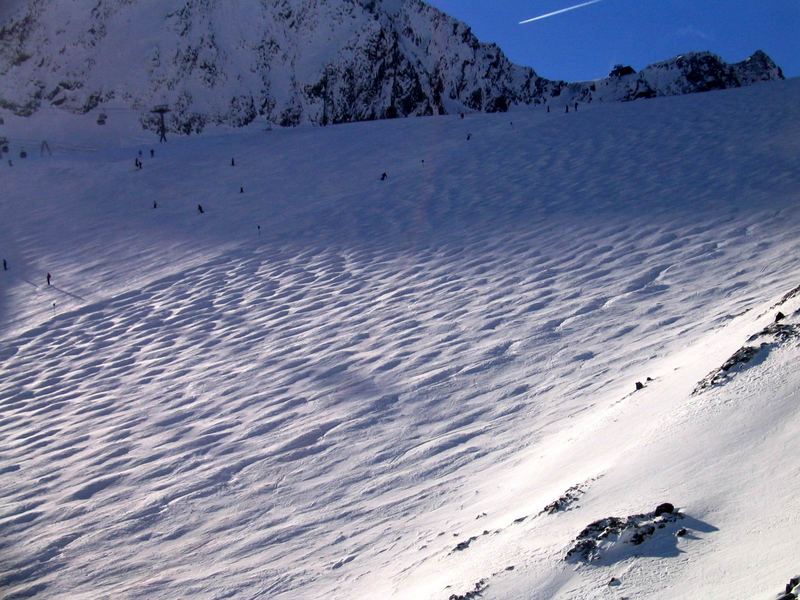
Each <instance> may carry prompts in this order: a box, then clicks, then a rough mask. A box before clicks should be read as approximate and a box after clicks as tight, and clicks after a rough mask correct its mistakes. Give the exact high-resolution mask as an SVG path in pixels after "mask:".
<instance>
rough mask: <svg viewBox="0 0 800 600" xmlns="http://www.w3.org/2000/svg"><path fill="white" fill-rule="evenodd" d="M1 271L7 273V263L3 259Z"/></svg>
mask: <svg viewBox="0 0 800 600" xmlns="http://www.w3.org/2000/svg"><path fill="white" fill-rule="evenodd" d="M3 271H8V263H7V262H6V259H5V258H4V259H3Z"/></svg>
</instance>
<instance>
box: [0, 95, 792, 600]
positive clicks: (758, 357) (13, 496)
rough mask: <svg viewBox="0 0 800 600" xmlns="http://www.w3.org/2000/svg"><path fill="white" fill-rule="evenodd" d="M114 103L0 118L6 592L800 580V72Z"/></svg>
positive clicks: (485, 594)
mask: <svg viewBox="0 0 800 600" xmlns="http://www.w3.org/2000/svg"><path fill="white" fill-rule="evenodd" d="M121 120H122V119H121V118H116V119H110V121H109V123H108V124H107V125H106V126H105V127H103V128H101V127H97V126H95V125H94V117H93V115H91V114H85V115H76V114H69V113H66V112H63V111H41V112H40V113H38V114H34V115H32V116H30V117H18V116H15V115H11V116H8V115H6V117H5V124H4V125H3V128H4V132H5V133H6V134H7V136H8V137H9V139H10V140H11V142H10V147H9V150H10V152H9V153H6V154H4V156H3V161H2V163H0V170H2V173H3V193H2V194H0V215H3V218H2V219H0V258H3V259H6V261H7V267H8V270H0V440H2V444H0V595H1V596H3V597H4V599H8V600H18V599H20V598H37V599H38V598H42V599H50V598H53V599H57V600H61V599H64V600H66V599H69V600H84V599H85V600H94V599H96V598H126V599H128V598H129V599H147V600H162V599H163V600H173V599H175V598H198V599H201V600H206V599H209V600H210V599H212V598H214V599H216V598H232V599H237V600H238V599H239V598H243V599H247V598H269V599H270V600H297V599H302V600H306V599H308V600H317V599H319V600H361V599H364V600H366V599H374V598H387V599H391V600H399V599H402V600H448V599H451V598H455V599H461V600H464V599H469V598H472V599H476V598H480V599H481V600H518V599H520V598H526V599H531V600H596V599H602V600H619V599H620V598H623V597H628V598H631V599H637V600H638V599H647V600H684V599H685V600H695V599H697V598H703V599H705V598H711V599H716V598H726V599H727V598H735V599H737V600H739V599H741V600H762V599H763V600H774V598H775V597H776V595H777V594H778V592H781V591H782V590H784V588H785V587H786V586H789V587H790V588H796V587H797V583H796V582H795V583H791V581H790V579H791V578H792V577H794V576H795V575H797V574H798V571H800V565H798V557H797V556H798V555H797V550H796V549H797V535H798V531H800V514H799V513H798V511H797V510H796V498H797V497H798V494H800V478H799V477H798V476H797V475H798V472H799V471H800V436H799V435H798V423H800V392H799V391H798V390H800V370H798V369H797V364H798V360H800V337H798V332H800V294H799V293H798V285H799V284H800V264H799V263H798V256H800V243H799V241H798V231H800V171H798V169H797V157H798V155H800V80H790V81H780V82H772V83H769V84H765V85H759V86H752V87H748V88H740V89H735V90H725V91H720V92H711V93H707V94H693V95H689V96H679V97H670V98H657V99H654V100H652V101H648V102H630V103H613V104H611V103H607V104H599V103H594V104H593V105H592V106H588V107H585V109H581V110H579V111H578V112H577V113H575V112H570V114H565V113H563V112H553V113H550V114H548V113H547V112H545V111H541V110H539V111H536V110H528V111H520V112H519V113H517V114H515V115H514V116H513V124H512V122H511V121H512V119H511V118H510V117H509V115H504V114H475V115H467V116H466V118H465V119H463V120H462V119H460V118H459V117H458V116H442V117H435V118H428V119H396V120H388V121H376V122H369V123H356V124H347V125H341V126H336V127H327V128H316V127H315V128H311V127H306V128H292V129H288V128H287V129H278V128H276V129H274V130H272V131H270V132H265V131H263V130H262V128H261V127H250V128H241V129H237V130H234V131H230V130H227V129H226V130H223V131H218V132H212V131H209V132H207V133H206V135H203V136H174V137H173V136H170V140H169V143H168V144H161V145H156V146H154V147H153V148H154V156H152V157H151V156H150V152H149V150H150V148H151V147H152V146H148V145H146V144H147V143H148V142H150V143H152V142H153V141H154V136H153V135H152V133H151V132H143V131H142V130H141V128H140V127H139V126H138V124H137V123H136V121H135V120H133V119H132V120H131V123H130V129H125V128H123V127H122V124H121ZM470 134H471V135H470ZM468 137H469V139H467V138H468ZM45 138H46V139H47V140H48V143H49V147H50V148H51V149H52V156H51V155H50V154H48V153H47V152H46V151H40V148H39V144H38V142H39V141H40V140H42V139H45ZM31 140H32V141H35V142H36V145H35V146H32V145H29V141H31ZM23 149H26V150H27V158H25V159H21V158H20V154H21V150H23ZM140 150H141V151H142V155H143V157H142V160H143V162H144V168H143V169H135V168H134V166H133V161H134V157H137V156H138V153H139V151H140ZM232 158H234V159H235V161H234V164H233V165H232V164H231V159H232ZM7 159H11V160H12V165H9V164H8V160H7ZM383 172H386V173H387V175H388V177H387V178H386V179H384V180H381V178H380V175H381V174H382V173H383ZM198 205H200V206H202V208H203V212H202V213H201V212H200V211H199V208H198ZM47 273H50V274H51V275H52V281H51V284H50V285H48V283H47V279H46V274H47ZM778 313H781V314H782V315H783V317H782V318H779V317H780V315H779V314H778ZM776 319H778V322H776ZM637 382H638V383H639V384H640V385H636V384H637ZM666 503H670V504H672V505H673V506H672V511H671V512H670V511H666V512H665V510H666V508H665V507H663V506H662V507H661V510H660V511H656V508H657V507H659V506H660V505H664V504H666ZM667 508H668V507H667ZM656 512H659V513H661V514H659V515H656V514H655V513H656ZM568 556H569V558H568V559H567V557H568Z"/></svg>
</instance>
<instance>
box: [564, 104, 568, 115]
mask: <svg viewBox="0 0 800 600" xmlns="http://www.w3.org/2000/svg"><path fill="white" fill-rule="evenodd" d="M564 108H566V109H567V110H565V111H564V112H565V113H568V112H569V104H567V105H566V106H565V107H564Z"/></svg>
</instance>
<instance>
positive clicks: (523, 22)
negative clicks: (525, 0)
mask: <svg viewBox="0 0 800 600" xmlns="http://www.w3.org/2000/svg"><path fill="white" fill-rule="evenodd" d="M602 1H603V0H589V2H582V3H581V4H576V5H574V6H568V7H567V8H562V9H561V10H555V11H553V12H549V13H547V14H546V15H539V16H538V17H533V18H532V19H525V20H524V21H520V22H519V24H520V25H524V24H525V23H532V22H533V21H539V20H541V19H546V18H547V17H552V16H555V15H560V14H561V13H565V12H569V11H571V10H575V9H577V8H583V7H584V6H589V5H590V4H597V3H598V2H602Z"/></svg>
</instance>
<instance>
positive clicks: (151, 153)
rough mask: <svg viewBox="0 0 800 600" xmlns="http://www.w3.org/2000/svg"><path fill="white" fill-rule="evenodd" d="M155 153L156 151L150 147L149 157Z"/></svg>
mask: <svg viewBox="0 0 800 600" xmlns="http://www.w3.org/2000/svg"><path fill="white" fill-rule="evenodd" d="M155 155H156V151H155V150H153V149H152V148H150V158H153V157H154V156H155Z"/></svg>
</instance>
